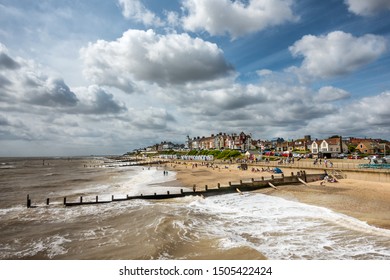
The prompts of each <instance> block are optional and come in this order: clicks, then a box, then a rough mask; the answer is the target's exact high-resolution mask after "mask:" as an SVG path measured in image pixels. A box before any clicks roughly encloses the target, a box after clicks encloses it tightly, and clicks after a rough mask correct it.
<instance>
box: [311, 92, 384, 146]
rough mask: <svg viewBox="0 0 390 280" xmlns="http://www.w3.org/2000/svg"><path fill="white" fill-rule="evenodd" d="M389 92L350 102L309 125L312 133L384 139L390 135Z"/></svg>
mask: <svg viewBox="0 0 390 280" xmlns="http://www.w3.org/2000/svg"><path fill="white" fill-rule="evenodd" d="M388 104H390V92H389V91H386V92H383V93H381V94H379V95H376V96H370V97H365V98H362V99H361V100H357V101H354V102H351V103H349V104H348V106H346V107H342V108H339V109H338V110H335V111H334V112H333V113H332V114H329V115H327V116H325V117H324V118H320V119H315V120H313V121H312V122H310V123H309V126H308V127H310V128H312V131H313V133H328V134H331V133H334V132H336V131H337V133H338V134H341V135H345V136H360V137H361V136H364V135H367V136H368V135H379V137H384V139H386V138H387V137H388V136H389V134H390V110H389V106H388ZM316 128H317V129H316Z"/></svg>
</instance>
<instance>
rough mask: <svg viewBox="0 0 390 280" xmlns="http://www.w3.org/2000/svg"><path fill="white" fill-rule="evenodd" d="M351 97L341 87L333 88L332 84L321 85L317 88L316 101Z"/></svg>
mask: <svg viewBox="0 0 390 280" xmlns="http://www.w3.org/2000/svg"><path fill="white" fill-rule="evenodd" d="M349 97H351V94H350V93H349V92H347V91H345V90H343V89H340V88H335V87H332V86H326V87H322V88H320V89H319V90H318V94H317V97H316V98H317V99H318V101H327V102H329V101H337V100H341V99H347V98H349Z"/></svg>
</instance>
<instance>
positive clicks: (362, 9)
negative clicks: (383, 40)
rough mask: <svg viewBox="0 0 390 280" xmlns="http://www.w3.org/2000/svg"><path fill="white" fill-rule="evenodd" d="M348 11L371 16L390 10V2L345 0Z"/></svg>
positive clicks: (384, 0)
mask: <svg viewBox="0 0 390 280" xmlns="http://www.w3.org/2000/svg"><path fill="white" fill-rule="evenodd" d="M345 4H346V5H347V6H348V10H349V11H350V12H352V13H354V14H357V15H361V16H370V15H373V14H376V13H379V12H382V11H384V10H390V0H345Z"/></svg>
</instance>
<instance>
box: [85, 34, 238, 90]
mask: <svg viewBox="0 0 390 280" xmlns="http://www.w3.org/2000/svg"><path fill="white" fill-rule="evenodd" d="M81 57H82V59H83V62H84V74H85V76H86V77H87V78H88V79H89V80H91V81H92V82H93V83H96V84H100V85H108V86H113V87H117V88H120V89H122V90H124V91H127V92H131V91H133V89H134V86H135V83H137V82H140V81H144V82H149V83H157V84H159V85H168V84H185V83H190V82H197V81H208V80H215V79H218V78H221V77H224V76H226V75H228V74H230V72H231V71H232V67H231V66H230V65H229V64H228V63H227V62H226V61H225V59H224V57H223V52H222V50H221V49H219V48H218V46H217V45H216V44H213V43H209V42H206V41H203V40H202V39H199V38H195V39H194V38H191V37H190V36H189V35H188V34H168V35H159V34H156V33H155V32H154V31H153V30H148V31H142V30H128V31H126V32H125V33H124V34H123V36H122V37H121V38H119V39H117V40H116V41H112V42H107V41H103V40H99V41H97V42H96V43H93V44H92V43H90V44H89V45H88V47H86V48H83V49H82V50H81Z"/></svg>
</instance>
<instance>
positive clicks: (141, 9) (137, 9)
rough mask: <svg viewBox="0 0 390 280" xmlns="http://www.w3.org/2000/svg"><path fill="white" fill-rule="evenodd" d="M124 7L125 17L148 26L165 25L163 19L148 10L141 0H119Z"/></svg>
mask: <svg viewBox="0 0 390 280" xmlns="http://www.w3.org/2000/svg"><path fill="white" fill-rule="evenodd" d="M118 2H119V5H120V6H121V8H122V14H123V16H124V17H125V18H128V19H132V20H135V21H136V22H140V23H143V24H144V25H146V26H160V25H163V23H162V21H161V19H160V18H159V17H158V16H157V15H156V14H154V13H153V12H151V11H150V10H148V9H147V8H146V7H145V6H144V5H143V4H142V2H141V0H118Z"/></svg>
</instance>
